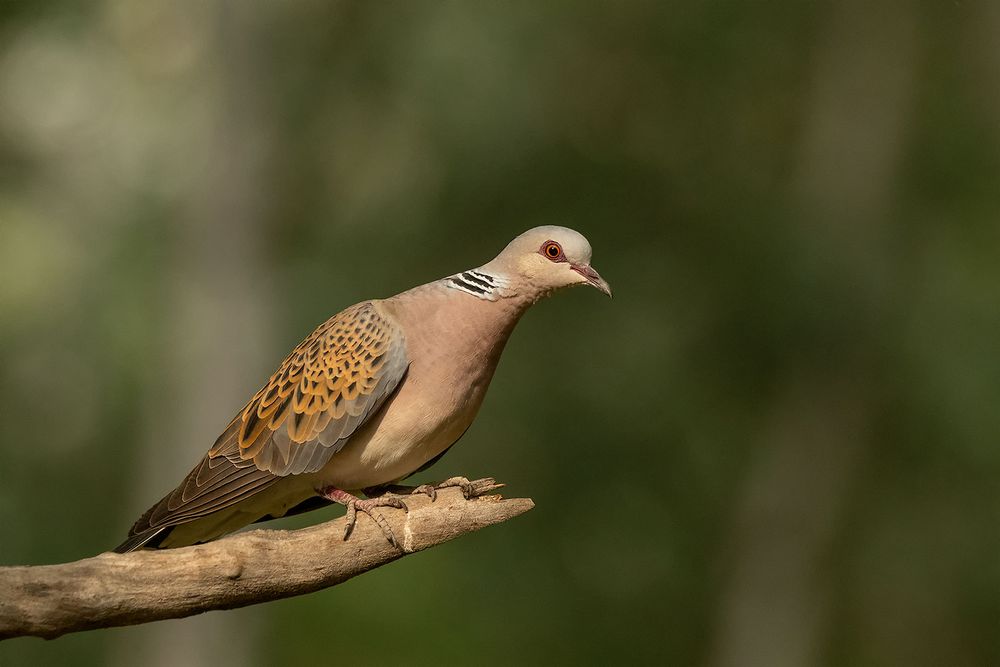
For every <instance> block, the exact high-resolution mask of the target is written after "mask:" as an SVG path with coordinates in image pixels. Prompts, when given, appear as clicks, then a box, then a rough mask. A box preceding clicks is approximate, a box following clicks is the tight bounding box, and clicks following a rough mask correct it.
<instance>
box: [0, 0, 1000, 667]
mask: <svg viewBox="0 0 1000 667" xmlns="http://www.w3.org/2000/svg"><path fill="white" fill-rule="evenodd" d="M997 34H1000V4H998V3H989V2H983V3H977V2H916V1H908V0H898V1H897V0H886V1H883V2H874V3H873V2H866V1H862V0H847V1H845V2H793V1H786V2H769V3H763V2H757V3H737V2H721V1H710V0H701V1H696V2H637V1H632V2H624V3H612V2H607V3H598V2H569V1H562V2H556V1H553V2H545V3H536V2H509V3H494V2H462V3H459V2H449V3H446V2H385V3H381V2H379V3H368V2H320V1H318V0H317V1H310V2H306V1H296V2H259V1H258V2H251V1H247V2H237V1H228V2H224V1H217V0H213V1H210V2H208V1H206V2H177V3H173V2H138V1H132V0H107V1H103V2H92V3H76V2H49V3H39V2H4V3H0V406H2V407H0V415H2V419H0V448H2V449H0V451H2V464H0V529H2V530H0V563H2V564H41V563H54V562H60V561H67V560H75V559H78V558H82V557H86V556H89V555H92V554H95V553H98V552H100V551H103V550H106V549H108V548H110V547H112V546H114V545H115V544H117V543H118V542H119V541H120V540H121V539H122V538H123V537H124V535H125V532H126V530H127V528H128V526H129V525H130V524H131V522H132V521H133V520H134V519H135V518H136V517H137V516H138V514H139V513H141V512H142V511H143V510H145V509H146V508H147V507H148V506H149V505H150V504H151V503H152V502H153V501H155V500H156V499H158V498H159V497H160V496H161V495H162V494H163V493H164V492H166V491H168V490H169V489H171V488H172V487H173V486H174V485H175V484H176V483H177V482H178V481H179V480H180V479H181V477H182V476H183V475H184V474H185V473H186V472H187V471H188V470H189V469H190V467H191V466H192V465H193V464H194V463H195V462H196V460H197V459H198V458H199V457H200V456H201V454H202V453H203V452H204V451H205V450H206V448H207V447H208V446H210V444H211V443H212V442H213V441H214V439H215V437H216V435H217V434H218V433H219V432H220V431H221V429H222V428H223V427H224V426H225V424H226V423H227V422H228V421H229V419H230V417H231V416H232V415H233V414H234V412H235V411H236V410H237V409H238V408H239V407H240V406H242V405H243V403H244V401H245V400H246V398H247V397H248V396H249V395H250V394H252V393H253V392H254V391H255V390H256V389H257V388H258V386H259V385H260V383H262V382H263V381H264V379H266V377H267V376H268V375H269V374H270V372H271V371H272V370H273V368H274V367H275V366H276V365H277V363H278V362H279V361H280V360H281V358H282V357H283V356H284V354H285V353H286V352H287V351H288V350H289V349H290V348H291V347H292V346H293V345H295V344H296V343H297V342H298V341H299V340H300V339H301V338H302V337H303V336H305V335H306V334H307V333H308V332H309V331H310V330H311V329H312V327H313V326H315V325H316V324H318V323H319V322H321V321H323V320H324V319H325V318H327V317H328V316H329V315H331V314H332V313H334V312H336V311H338V310H340V309H341V308H343V307H345V306H347V305H349V304H352V303H354V302H356V301H359V300H362V299H365V298H371V297H377V296H388V295H391V294H394V293H396V292H399V291H402V290H404V289H406V288H409V287H411V286H413V285H415V284H418V283H422V282H426V281H429V280H432V279H435V278H438V277H441V276H444V275H447V274H450V273H453V272H455V271H458V270H461V269H464V268H469V267H472V266H476V265H479V264H481V263H483V262H484V261H486V260H488V259H490V258H491V257H492V256H493V255H494V254H496V252H498V251H499V250H500V249H501V248H502V247H503V245H504V244H505V243H506V242H507V241H508V240H510V239H511V238H512V237H514V236H515V235H516V234H518V233H520V232H521V231H523V230H524V229H526V228H528V227H531V226H534V225H537V224H548V223H554V224H563V225H567V226H571V227H573V228H576V229H578V230H580V231H582V232H583V233H584V234H586V235H587V236H588V237H589V239H590V241H591V243H592V245H593V247H594V265H595V266H596V267H597V268H598V269H599V270H600V271H601V272H602V274H603V275H604V276H605V277H606V278H607V279H608V280H609V281H610V282H611V284H612V285H613V286H614V288H615V295H616V296H615V299H614V300H613V301H608V300H607V299H604V298H602V297H601V296H600V295H598V294H596V293H595V292H593V291H592V290H575V291H572V292H570V293H568V294H563V295H559V296H558V297H557V298H554V299H552V300H550V301H547V302H545V303H542V304H540V305H539V306H538V307H537V308H535V309H534V310H532V311H531V312H530V313H529V314H528V315H527V316H526V318H525V319H524V320H523V322H522V323H521V325H520V327H519V329H518V331H517V332H516V333H515V335H514V337H513V339H512V341H511V343H510V344H509V346H508V348H507V351H506V353H505V358H504V360H503V363H502V364H501V366H500V369H499V372H498V374H497V377H496V378H495V380H494V382H493V387H492V389H491V392H490V396H489V398H488V399H487V401H486V404H485V406H484V408H483V410H482V412H481V414H480V417H479V419H478V421H477V422H476V424H475V425H474V426H473V428H472V429H471V431H470V432H469V433H468V435H467V436H466V438H465V439H464V440H463V441H462V443H461V446H459V447H457V448H455V450H453V451H452V452H451V453H450V454H449V455H448V456H447V457H445V458H444V459H443V460H442V462H441V463H439V464H438V465H437V466H436V467H435V468H434V469H432V470H431V471H429V472H428V473H424V474H422V475H421V476H420V477H419V478H417V479H419V480H420V481H429V480H433V479H443V478H446V477H449V476H451V475H455V474H464V475H468V476H470V477H475V476H485V475H493V476H496V477H497V478H498V479H500V480H502V481H505V482H507V483H508V485H509V486H508V489H507V495H511V496H530V497H532V498H534V500H535V502H536V503H537V508H536V509H535V510H534V511H532V512H531V513H529V514H528V515H526V516H524V517H522V518H519V519H517V520H515V521H512V522H510V523H508V524H506V525H504V526H502V527H498V528H493V529H490V530H487V531H485V532H483V533H478V534H475V535H471V536H468V537H465V538H463V539H461V540H458V541H456V542H453V543H450V544H448V545H445V546H443V547H440V548H436V549H433V550H432V551H429V552H426V553H423V554H420V555H417V556H414V557H412V558H407V559H406V560H404V561H403V562H400V563H396V564H393V565H391V566H389V567H387V568H384V569H382V570H379V571H377V572H374V573H370V574H368V575H365V576H363V577H361V578H359V579H356V580H354V581H351V582H349V583H347V584H346V585H343V586H339V587H337V588H335V589H332V590H327V591H324V592H320V593H317V594H313V595H310V596H307V597H301V598H295V599H291V600H286V601H282V602H277V603H271V604H267V605H262V606H257V607H252V608H248V609H243V610H237V611H230V612H215V613H210V614H207V615H203V616H200V617H196V618H193V619H186V620H182V621H171V622H165V623H159V624H153V625H147V626H142V627H136V628H124V629H116V630H108V631H100V632H89V633H83V634H77V635H71V636H67V637H64V638H61V639H58V640H56V641H52V642H43V641H41V640H37V639H18V640H12V641H7V642H3V643H2V644H0V665H3V666H4V667H7V666H8V665H60V664H78V665H123V666H124V665H137V664H143V665H152V666H160V665H164V666H166V665H189V666H195V667H197V666H200V665H213V666H225V665H271V664H279V663H282V664H326V663H329V664H333V663H340V664H359V665H381V664H399V663H405V664H410V665H424V664H458V663H472V664H483V665H509V664H570V663H572V664H611V663H628V662H631V663H636V664H673V665H709V666H728V665H770V666H782V665H788V666H789V667H796V666H799V665H952V666H954V665H987V664H1000V491H998V480H1000V409H998V406H1000V261H998V251H1000V220H998V213H1000V49H998V48H997V41H996V40H997ZM335 512H336V510H329V511H326V512H325V513H316V514H313V515H311V516H309V517H307V519H306V521H305V522H306V523H309V522H313V521H319V520H322V519H324V518H328V517H330V516H333V515H335ZM317 558H322V554H317Z"/></svg>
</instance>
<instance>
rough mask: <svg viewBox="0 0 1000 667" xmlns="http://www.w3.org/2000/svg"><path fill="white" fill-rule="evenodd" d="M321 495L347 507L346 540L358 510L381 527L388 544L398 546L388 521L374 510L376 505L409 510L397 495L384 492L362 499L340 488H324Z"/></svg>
mask: <svg viewBox="0 0 1000 667" xmlns="http://www.w3.org/2000/svg"><path fill="white" fill-rule="evenodd" d="M323 495H324V496H325V497H326V498H328V499H330V500H332V501H333V502H335V503H339V504H341V505H343V506H344V507H346V508H347V515H346V516H345V517H344V540H345V541H346V540H347V538H348V537H350V536H351V533H352V532H353V531H354V525H355V524H356V523H357V520H358V512H361V513H363V514H367V515H368V516H369V517H370V518H371V520H372V521H374V522H375V524H376V525H377V526H378V527H379V528H381V529H382V534H383V535H385V538H386V539H387V540H388V541H389V544H391V545H392V546H394V547H396V548H397V549H398V548H401V547H400V546H399V542H398V541H397V540H396V536H395V534H394V533H393V532H392V528H391V527H390V526H389V522H388V521H386V520H385V517H384V516H382V513H381V512H378V511H375V509H376V508H378V507H395V508H396V509H401V510H403V511H404V512H409V508H408V507H407V506H406V503H404V502H403V501H402V500H400V499H399V498H398V497H397V496H394V495H390V494H385V495H381V496H377V497H375V498H365V499H364V500H362V499H360V498H357V497H355V496H352V495H351V494H349V493H347V492H346V491H341V490H340V489H326V490H324V491H323Z"/></svg>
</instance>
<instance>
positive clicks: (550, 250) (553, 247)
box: [538, 241, 566, 262]
mask: <svg viewBox="0 0 1000 667" xmlns="http://www.w3.org/2000/svg"><path fill="white" fill-rule="evenodd" d="M538 252H539V253H540V254H541V255H542V256H543V257H545V258H546V259H550V260H552V261H553V262H565V261H566V255H564V254H563V249H562V246H561V245H559V244H558V243H556V242H555V241H546V242H545V243H543V244H542V247H541V248H540V249H539V250H538Z"/></svg>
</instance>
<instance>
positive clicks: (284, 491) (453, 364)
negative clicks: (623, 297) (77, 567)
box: [114, 225, 611, 553]
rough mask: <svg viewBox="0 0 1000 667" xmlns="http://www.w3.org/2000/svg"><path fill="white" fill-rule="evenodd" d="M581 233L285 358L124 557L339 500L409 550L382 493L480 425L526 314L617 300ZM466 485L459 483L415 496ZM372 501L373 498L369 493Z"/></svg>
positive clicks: (338, 323)
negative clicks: (543, 304)
mask: <svg viewBox="0 0 1000 667" xmlns="http://www.w3.org/2000/svg"><path fill="white" fill-rule="evenodd" d="M591 254H592V250H591V246H590V243H589V242H588V241H587V239H586V238H585V237H584V236H583V235H582V234H580V233H579V232H576V231H574V230H572V229H569V228H566V227H559V226H554V225H547V226H541V227H535V228H533V229H529V230H528V231H526V232H524V233H523V234H520V235H519V236H517V237H516V238H515V239H514V240H512V241H511V242H510V243H509V244H508V245H507V246H506V247H505V248H504V249H503V250H502V251H501V252H500V254H499V255H497V256H496V257H495V258H494V259H492V260H491V261H489V262H487V263H486V264H483V265H481V266H479V267H477V268H473V269H468V270H465V271H461V272H459V273H456V274H453V275H450V276H447V277H445V278H441V279H440V280H435V281H433V282H430V283H427V284H424V285H420V286H418V287H414V288H413V289H410V290H407V291H405V292H401V293H400V294H397V295H395V296H392V297H389V298H385V299H373V300H369V301H362V302H360V303H358V304H355V305H353V306H350V307H349V308H346V309H345V310H342V311H341V312H339V313H337V314H336V315H334V316H333V317H331V318H330V319H328V320H327V321H326V322H324V323H323V324H321V325H319V327H317V328H316V330H315V331H313V332H312V333H311V334H310V335H309V336H308V337H306V339H305V340H303V341H302V342H301V343H300V344H299V345H298V346H297V347H295V349H293V350H292V352H291V353H290V354H289V355H288V356H287V357H286V358H285V359H284V361H282V362H281V364H280V366H279V367H278V369H277V370H276V371H275V372H274V374H273V375H272V376H271V377H270V379H269V380H268V381H267V383H266V384H264V386H263V387H261V388H260V390H259V391H258V392H257V393H256V394H254V395H253V397H252V398H251V399H250V400H249V401H248V402H247V404H246V405H245V406H244V407H243V409H242V410H240V411H239V412H238V413H237V414H236V416H235V417H234V418H233V419H232V421H230V423H229V425H228V426H227V427H226V428H225V430H224V431H223V432H222V434H221V435H220V436H219V437H218V439H217V440H216V441H215V444H214V445H213V446H212V447H211V449H209V450H208V452H207V453H206V454H205V455H204V456H203V457H202V458H201V460H200V461H199V462H198V463H197V465H196V466H195V467H194V469H193V470H191V472H190V473H188V475H187V476H186V477H185V478H184V480H183V481H182V482H181V483H180V484H179V485H178V486H177V488H176V489H174V490H173V491H172V492H170V493H169V494H167V495H166V496H164V497H163V498H162V499H161V500H160V501H159V502H157V503H156V504H155V505H153V506H152V507H151V508H149V510H147V511H146V512H145V513H144V514H143V515H142V516H141V517H140V518H139V519H138V520H137V521H136V522H135V524H134V525H133V526H132V528H131V530H130V531H129V533H128V537H127V539H126V540H125V541H124V542H122V543H121V544H120V545H119V546H118V547H117V548H115V549H114V551H116V552H118V553H126V552H129V551H134V550H136V549H140V548H160V549H164V548H174V547H182V546H189V545H193V544H199V543H203V542H208V541H211V540H214V539H217V538H219V537H222V536H223V535H226V534H228V533H231V532H233V531H235V530H238V529H240V528H243V527H245V526H248V525H250V524H252V523H255V522H258V521H262V520H268V519H273V518H278V517H281V516H290V515H292V514H298V513H301V512H305V511H308V510H311V509H316V508H318V507H322V506H326V505H329V504H331V503H338V504H341V505H344V506H345V507H346V508H347V522H346V527H345V530H344V539H347V538H348V536H349V534H350V532H351V529H352V528H353V526H354V523H355V521H356V519H357V515H358V514H359V513H361V514H366V515H368V516H369V517H370V518H371V519H372V520H374V521H375V522H376V523H377V524H378V525H379V526H380V527H381V528H382V530H383V533H385V535H386V538H387V539H388V540H389V541H390V542H391V543H393V544H395V545H397V546H398V543H397V542H396V540H395V536H394V535H393V534H392V531H391V529H390V528H389V526H388V523H387V522H386V521H385V518H384V516H382V514H381V512H380V510H379V508H383V507H393V508H400V509H404V510H405V509H406V506H405V504H404V503H403V502H402V501H401V500H400V498H399V497H398V495H396V494H394V493H380V490H382V489H388V488H391V487H392V486H393V485H394V484H396V483H398V482H400V481H402V480H405V479H406V478H407V477H409V476H411V475H413V474H415V473H417V472H420V471H423V470H425V469H427V468H428V467H430V466H431V465H433V464H434V463H436V462H437V461H438V460H439V459H440V458H441V457H442V456H443V455H444V454H445V452H447V451H448V449H450V448H451V447H452V445H454V444H455V443H456V442H457V441H458V439H459V438H461V437H462V435H463V434H464V433H465V431H466V430H467V429H468V428H469V426H470V425H471V424H472V422H473V420H474V419H475V417H476V414H477V413H478V411H479V408H480V406H481V405H482V403H483V399H484V397H485V395H486V390H487V388H488V387H489V385H490V381H491V380H492V378H493V375H494V371H495V370H496V367H497V363H498V362H499V360H500V356H501V353H502V352H503V349H504V346H505V345H506V343H507V340H508V339H509V337H510V335H511V332H512V331H513V330H514V327H515V326H516V324H517V323H518V321H519V320H520V319H521V316H522V315H523V314H524V313H525V311H527V309H528V308H529V307H531V306H532V305H533V304H535V303H537V302H538V301H539V300H541V299H542V298H544V297H547V296H549V295H551V294H552V293H554V292H556V291H559V290H561V289H563V288H567V287H571V286H575V285H589V286H591V287H594V288H596V289H597V290H599V291H600V292H602V293H604V294H606V295H607V296H609V297H610V296H611V287H610V286H609V285H608V283H607V282H606V281H605V280H604V279H603V278H602V277H601V276H600V274H599V273H598V272H597V271H596V270H595V269H594V268H593V267H592V266H591V263H590V262H591ZM455 485H458V486H462V487H463V489H464V490H465V491H466V494H467V495H468V487H467V485H468V480H467V479H465V478H452V479H450V480H446V481H445V482H444V483H442V484H439V485H421V486H420V487H417V489H416V490H415V491H420V492H423V493H427V494H428V495H430V496H431V498H432V500H433V498H434V494H435V489H437V488H443V487H445V486H455ZM360 493H364V494H365V496H366V497H365V498H363V499H362V498H359V497H358V494H360Z"/></svg>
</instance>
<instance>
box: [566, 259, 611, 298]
mask: <svg viewBox="0 0 1000 667" xmlns="http://www.w3.org/2000/svg"><path fill="white" fill-rule="evenodd" d="M571 266H572V268H573V270H574V271H576V272H577V273H579V274H580V275H581V276H583V277H584V278H586V279H587V284H588V285H590V286H591V287H596V288H597V289H598V290H600V291H601V292H603V293H604V294H607V295H608V296H611V285H609V284H608V281H607V280H605V279H604V278H602V277H601V274H599V273H598V272H597V271H595V270H594V269H593V267H591V266H588V265H586V264H583V265H581V266H577V265H576V264H573V265H571Z"/></svg>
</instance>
